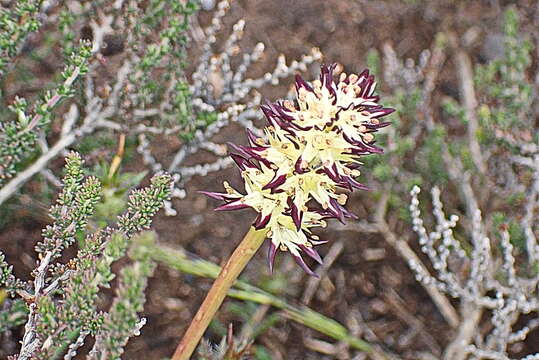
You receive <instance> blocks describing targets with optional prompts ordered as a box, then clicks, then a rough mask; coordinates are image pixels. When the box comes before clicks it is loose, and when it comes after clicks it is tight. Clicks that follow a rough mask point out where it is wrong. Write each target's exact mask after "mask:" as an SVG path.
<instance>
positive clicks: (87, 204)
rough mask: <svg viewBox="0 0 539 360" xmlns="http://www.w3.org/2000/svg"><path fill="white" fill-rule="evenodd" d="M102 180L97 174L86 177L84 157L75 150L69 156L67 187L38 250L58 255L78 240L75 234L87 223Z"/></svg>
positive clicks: (66, 177) (58, 201)
mask: <svg viewBox="0 0 539 360" xmlns="http://www.w3.org/2000/svg"><path fill="white" fill-rule="evenodd" d="M100 193H101V184H100V183H99V181H98V180H97V178H95V177H88V178H86V179H85V178H84V175H83V170H82V159H81V157H80V155H78V154H76V153H70V154H68V156H67V157H66V175H65V177H64V188H63V190H62V192H61V193H60V195H59V196H58V200H57V201H56V205H54V206H53V207H51V210H50V214H51V217H52V218H53V219H56V221H55V222H54V224H52V225H47V227H45V229H44V230H43V238H44V239H43V241H41V242H40V243H38V244H37V245H36V251H37V252H38V253H41V254H43V253H45V252H51V253H52V258H53V259H54V258H57V257H59V256H60V255H61V253H62V251H63V250H64V249H65V248H67V247H69V246H70V245H71V244H73V242H74V241H75V234H76V233H77V232H78V231H80V230H83V229H84V228H85V227H86V224H87V221H88V218H89V217H90V216H91V215H93V213H94V210H95V207H96V205H97V203H98V201H99V199H100Z"/></svg>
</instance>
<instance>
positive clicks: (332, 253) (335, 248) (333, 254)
mask: <svg viewBox="0 0 539 360" xmlns="http://www.w3.org/2000/svg"><path fill="white" fill-rule="evenodd" d="M343 249H344V245H343V243H342V241H337V242H336V243H334V244H333V245H332V246H331V248H330V249H329V251H328V253H327V255H326V256H325V257H324V263H323V264H322V265H320V266H318V268H317V269H316V273H317V274H318V276H319V277H314V276H311V277H310V278H309V280H307V285H306V286H305V291H304V292H303V296H302V298H301V301H302V302H303V304H305V305H309V303H310V302H311V299H312V298H313V296H314V294H315V292H316V289H317V288H318V285H319V284H320V281H321V280H322V277H324V276H325V275H326V273H327V271H328V270H329V268H330V267H331V265H333V262H335V260H336V259H337V258H338V257H339V255H340V254H341V253H342V251H343Z"/></svg>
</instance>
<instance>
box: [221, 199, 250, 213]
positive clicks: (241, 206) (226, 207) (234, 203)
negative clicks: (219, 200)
mask: <svg viewBox="0 0 539 360" xmlns="http://www.w3.org/2000/svg"><path fill="white" fill-rule="evenodd" d="M248 207H250V206H249V205H246V204H244V203H242V202H241V199H239V200H236V201H232V202H229V203H228V204H224V205H221V206H219V207H217V208H215V211H230V210H239V209H245V208H248Z"/></svg>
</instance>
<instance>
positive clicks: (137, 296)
mask: <svg viewBox="0 0 539 360" xmlns="http://www.w3.org/2000/svg"><path fill="white" fill-rule="evenodd" d="M154 241H155V234H153V233H150V232H146V233H142V234H140V235H138V236H136V237H135V238H134V239H133V242H134V243H135V244H136V246H135V247H134V248H133V250H132V251H131V253H130V257H131V259H132V260H134V263H133V264H131V265H129V266H126V267H124V268H123V269H122V270H121V273H120V283H119V286H118V289H117V290H116V296H115V298H114V301H113V303H112V306H111V309H110V310H109V312H108V313H107V314H106V315H104V321H103V325H102V326H101V327H100V328H99V331H98V332H97V334H96V345H95V346H94V349H96V350H97V351H96V352H95V353H92V355H91V356H92V358H93V359H99V358H101V357H102V356H106V357H107V358H111V359H119V358H120V356H121V355H122V353H123V348H124V346H125V345H126V344H127V341H128V340H129V338H130V337H131V336H133V335H138V332H139V328H140V324H141V320H140V319H139V317H138V315H137V314H138V313H139V312H141V311H142V310H143V306H144V302H145V296H144V291H145V289H146V286H147V284H148V277H150V276H151V275H152V273H153V271H154V269H155V264H154V263H153V261H152V260H151V257H150V254H149V251H150V247H149V246H151V245H152V244H153V242H154ZM142 324H143V323H142Z"/></svg>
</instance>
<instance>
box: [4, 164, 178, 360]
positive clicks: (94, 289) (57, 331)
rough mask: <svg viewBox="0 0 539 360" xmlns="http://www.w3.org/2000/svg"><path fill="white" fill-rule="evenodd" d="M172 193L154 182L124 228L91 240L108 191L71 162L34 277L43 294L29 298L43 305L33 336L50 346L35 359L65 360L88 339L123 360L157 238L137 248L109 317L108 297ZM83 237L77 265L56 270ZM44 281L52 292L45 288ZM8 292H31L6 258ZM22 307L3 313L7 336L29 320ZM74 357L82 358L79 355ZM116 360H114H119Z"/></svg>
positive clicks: (165, 179)
mask: <svg viewBox="0 0 539 360" xmlns="http://www.w3.org/2000/svg"><path fill="white" fill-rule="evenodd" d="M121 178H122V177H121V176H120V175H118V176H117V178H113V179H112V180H111V179H109V183H107V184H108V185H110V184H111V183H113V184H114V182H115V181H120V179H121ZM170 185H171V181H170V177H169V176H168V175H161V176H156V177H154V178H153V179H152V180H151V185H150V186H148V187H147V188H145V189H142V190H135V191H133V194H132V195H131V197H130V200H129V202H128V204H127V210H126V211H125V213H124V214H123V215H121V216H120V217H119V218H118V224H119V225H118V227H117V228H114V227H108V228H105V229H103V230H99V231H96V232H94V233H91V232H90V231H89V230H88V229H87V225H88V223H89V221H90V218H91V217H92V215H93V214H94V213H95V209H96V206H97V204H98V202H99V200H100V198H101V193H102V187H101V184H100V182H99V181H98V180H97V178H96V177H94V176H85V175H84V169H83V161H82V159H81V157H80V155H78V154H77V153H70V154H68V156H67V158H66V166H65V175H64V178H63V189H62V191H61V193H60V194H59V196H58V199H57V201H56V204H55V205H53V206H52V207H51V210H50V212H51V216H52V218H53V219H54V220H55V221H54V222H53V224H51V225H48V226H46V228H45V229H44V231H43V236H44V239H43V240H42V241H41V242H39V243H38V245H37V246H36V251H37V252H38V253H39V254H40V265H39V269H38V270H35V271H34V273H33V275H34V276H35V277H36V281H35V282H34V290H35V289H39V292H37V293H33V294H32V293H31V292H30V293H26V291H25V293H26V294H27V295H25V297H30V298H31V299H33V300H34V301H35V303H36V304H37V307H36V309H37V310H35V311H37V313H35V315H31V316H30V317H29V318H28V324H31V325H28V324H27V328H28V326H30V327H29V328H32V329H34V330H30V331H35V333H36V336H37V338H38V339H39V341H40V343H41V344H44V345H43V346H42V347H41V348H40V350H39V351H38V352H37V353H35V356H36V358H38V359H51V358H57V357H58V356H61V354H63V353H64V352H65V351H66V350H67V349H68V347H69V345H70V344H73V343H74V342H75V343H77V344H78V340H77V339H79V338H80V339H82V342H83V340H84V337H85V336H87V335H95V336H96V339H100V338H103V339H105V341H104V342H99V345H96V346H95V347H94V349H95V353H96V354H97V353H99V354H116V355H117V356H119V354H121V353H122V351H123V350H122V349H123V346H124V345H125V343H126V342H127V339H128V338H129V337H130V336H133V335H134V334H135V333H136V332H137V331H138V326H137V324H138V318H137V313H138V312H140V311H141V310H142V306H143V304H144V301H145V297H144V289H145V287H146V283H147V278H148V276H150V275H151V273H152V271H153V268H154V265H153V262H152V261H151V260H150V257H149V254H148V251H146V250H144V249H146V247H144V246H143V245H141V244H144V241H146V242H147V240H141V239H147V238H148V237H151V238H152V239H153V237H152V236H153V235H148V234H146V235H144V236H142V235H141V236H140V239H139V240H137V243H138V245H137V247H136V250H135V251H133V252H132V253H131V255H130V257H131V259H132V261H133V262H132V264H131V265H129V266H127V267H125V268H124V269H123V270H122V271H121V275H120V286H119V288H118V290H117V293H116V298H115V300H114V301H113V305H112V307H111V309H110V310H109V312H102V311H100V310H99V309H98V305H99V303H100V290H101V289H102V288H107V287H109V286H110V283H111V281H112V280H113V279H114V278H115V275H114V273H113V272H112V269H111V267H112V264H113V263H114V262H116V261H117V260H119V259H121V258H122V257H124V256H125V254H126V251H127V249H128V248H129V246H130V244H131V242H132V238H133V237H137V236H138V234H139V232H140V231H141V230H142V229H146V228H148V227H149V226H150V224H151V221H152V219H151V218H152V217H153V216H154V215H155V213H156V212H157V211H158V210H159V209H160V208H161V206H162V204H163V201H164V200H166V199H168V197H169V196H170ZM81 234H82V235H83V237H84V240H83V241H81V242H79V249H78V251H77V253H76V256H75V257H74V258H72V259H71V260H70V261H69V262H67V263H60V262H56V263H54V264H49V262H50V261H54V260H55V259H57V258H59V257H60V256H61V255H62V254H63V250H65V249H66V248H68V247H70V246H71V245H73V244H74V242H75V239H76V238H77V237H78V236H79V235H81ZM49 272H50V274H49V275H47V274H48V273H49ZM41 277H43V279H44V284H42V285H37V284H38V283H40V282H41V280H38V279H39V278H41ZM0 286H3V287H4V288H5V290H4V291H7V292H8V293H9V294H10V295H11V296H14V295H16V294H19V290H20V289H22V287H23V283H22V282H21V281H20V280H18V279H16V278H15V277H14V276H13V274H12V267H11V266H10V265H9V264H7V262H6V261H5V258H4V256H3V254H0ZM36 286H40V287H39V288H37V287H36ZM25 288H27V286H25ZM21 303H22V306H23V307H24V308H25V309H26V307H27V305H26V304H25V303H24V302H21V301H20V300H16V301H15V302H13V304H12V306H11V307H10V308H9V309H8V310H6V311H4V312H0V326H2V328H3V329H7V328H8V327H11V326H16V325H18V324H20V323H21V322H24V321H25V320H26V311H24V312H23V315H24V316H23V317H22V319H21V311H20V310H21ZM27 331H28V330H27ZM76 340H77V341H76ZM81 345H82V343H80V344H78V345H77V346H75V348H74V349H76V348H77V347H78V346H81ZM69 349H70V350H69V351H75V350H73V347H69ZM116 355H114V357H113V358H117V356H116Z"/></svg>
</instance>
